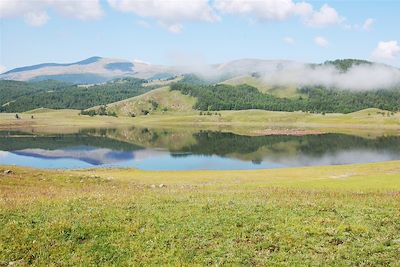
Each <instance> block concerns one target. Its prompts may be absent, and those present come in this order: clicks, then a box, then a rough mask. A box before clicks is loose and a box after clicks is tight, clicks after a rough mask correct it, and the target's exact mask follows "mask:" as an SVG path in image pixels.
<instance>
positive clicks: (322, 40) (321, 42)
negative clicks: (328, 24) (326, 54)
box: [314, 36, 329, 47]
mask: <svg viewBox="0 0 400 267" xmlns="http://www.w3.org/2000/svg"><path fill="white" fill-rule="evenodd" d="M314 43H315V44H316V45H318V46H320V47H327V46H328V45H329V42H328V40H326V39H325V38H324V37H322V36H317V37H315V38H314Z"/></svg>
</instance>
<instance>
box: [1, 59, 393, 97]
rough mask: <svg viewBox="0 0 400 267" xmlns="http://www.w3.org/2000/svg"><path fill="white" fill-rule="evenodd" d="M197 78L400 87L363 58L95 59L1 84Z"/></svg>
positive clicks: (388, 72) (17, 74) (19, 72)
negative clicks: (164, 61)
mask: <svg viewBox="0 0 400 267" xmlns="http://www.w3.org/2000/svg"><path fill="white" fill-rule="evenodd" d="M183 74H195V75H198V76H199V77H202V78H203V79H206V80H212V81H223V80H227V79H232V78H235V77H239V76H245V75H253V76H257V78H259V79H260V80H261V81H262V82H264V83H266V84H269V85H271V86H324V87H329V88H339V89H350V90H371V89H384V88H393V87H398V86H399V85H400V70H399V69H398V68H395V67H392V66H389V65H384V64H379V63H374V62H369V61H365V60H356V59H344V60H334V61H326V62H324V63H320V64H314V63H302V62H296V61H289V60H262V59H239V60H233V61H229V62H226V63H222V64H213V65H206V64H193V63H192V64H190V65H184V64H181V65H177V66H162V65H153V64H149V63H145V62H141V61H133V62H131V61H128V60H121V59H111V58H102V57H91V58H88V59H85V60H82V61H79V62H75V63H67V64H59V63H43V64H38V65H33V66H26V67H20V68H15V69H12V70H9V71H7V72H5V73H3V74H0V79H3V80H18V81H43V80H57V81H64V82H69V83H73V84H93V83H102V82H106V81H110V80H113V79H116V78H122V77H135V78H141V79H148V80H164V79H169V78H172V77H174V76H178V75H183Z"/></svg>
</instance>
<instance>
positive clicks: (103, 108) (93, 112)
mask: <svg viewBox="0 0 400 267" xmlns="http://www.w3.org/2000/svg"><path fill="white" fill-rule="evenodd" d="M79 114H80V115H89V116H91V117H93V116H96V115H99V116H113V117H118V116H117V113H116V112H115V111H109V110H107V106H105V105H104V106H100V107H99V109H97V110H95V109H90V110H81V112H80V113H79Z"/></svg>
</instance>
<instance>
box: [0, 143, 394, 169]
mask: <svg viewBox="0 0 400 267" xmlns="http://www.w3.org/2000/svg"><path fill="white" fill-rule="evenodd" d="M396 159H400V152H399V153H398V154H394V153H393V152H392V153H388V152H385V151H377V150H350V149H349V150H344V151H338V152H335V153H326V154H324V155H322V156H319V157H315V156H308V155H305V154H301V153H299V154H295V155H294V154H292V155H287V156H282V155H280V156H277V155H273V154H271V155H267V156H265V157H264V158H263V160H262V161H261V162H259V163H256V164H255V163H253V162H251V161H244V160H239V159H234V158H227V157H221V156H217V155H213V156H203V155H194V154H184V156H183V155H182V154H180V155H179V156H177V155H175V156H173V155H171V153H170V152H168V151H165V150H156V149H142V150H136V151H114V150H111V149H105V148H94V147H85V146H79V147H69V148H66V149H55V150H45V149H24V150H19V151H15V152H5V151H0V164H2V165H13V164H15V165H21V166H29V167H37V168H89V167H132V168H139V169H143V170H205V169H209V170H217V169H220V170H240V169H269V168H282V167H291V166H313V165H337V164H351V163H368V162H378V161H387V160H396Z"/></svg>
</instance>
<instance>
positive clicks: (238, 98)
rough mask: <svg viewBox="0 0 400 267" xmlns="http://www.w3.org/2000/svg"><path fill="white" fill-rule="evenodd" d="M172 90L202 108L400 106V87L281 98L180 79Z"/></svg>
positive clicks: (312, 90)
mask: <svg viewBox="0 0 400 267" xmlns="http://www.w3.org/2000/svg"><path fill="white" fill-rule="evenodd" d="M171 90H178V91H181V92H182V93H183V94H185V95H190V96H193V97H196V98H197V102H196V104H195V106H194V108H196V109H199V110H243V109H264V110H273V111H298V110H302V111H310V112H319V113H324V112H338V113H349V112H354V111H358V110H361V109H365V108H372V107H374V108H380V109H385V110H391V111H398V110H400V89H390V90H389V89H387V90H374V91H350V90H339V89H327V88H323V87H303V88H300V89H298V90H299V93H301V94H303V95H305V97H299V98H297V99H288V98H279V97H276V96H273V95H270V94H264V93H261V92H260V91H259V90H257V89H256V88H255V87H252V86H249V85H237V86H232V85H226V84H217V85H199V84H189V83H185V82H179V83H175V84H172V85H171Z"/></svg>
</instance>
